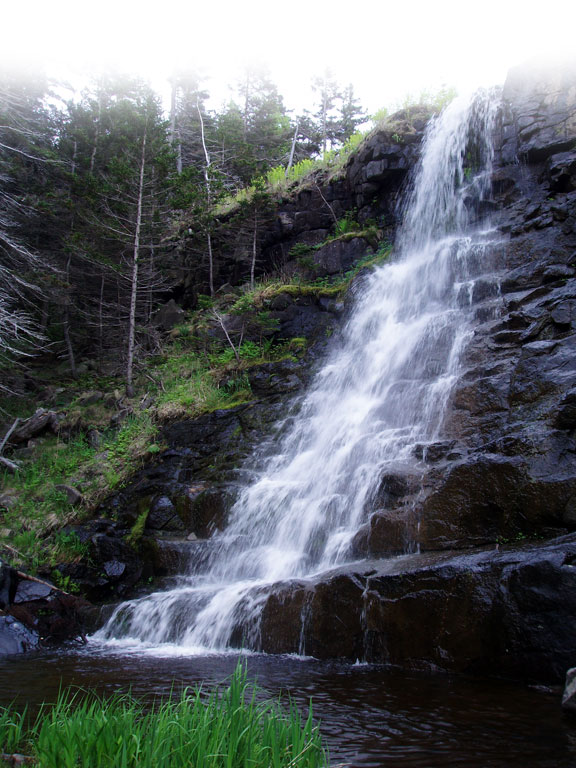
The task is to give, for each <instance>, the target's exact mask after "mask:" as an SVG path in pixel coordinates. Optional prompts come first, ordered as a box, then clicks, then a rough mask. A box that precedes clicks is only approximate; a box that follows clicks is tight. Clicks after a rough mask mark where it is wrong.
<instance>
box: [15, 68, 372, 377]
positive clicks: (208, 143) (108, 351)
mask: <svg viewBox="0 0 576 768" xmlns="http://www.w3.org/2000/svg"><path fill="white" fill-rule="evenodd" d="M170 85H171V99H170V108H169V112H168V114H166V111H165V110H164V108H163V105H162V103H161V99H160V97H159V96H158V94H156V93H155V92H154V91H153V90H152V88H151V87H150V85H149V84H148V83H147V82H145V81H144V80H141V79H139V78H137V77H122V76H120V75H118V74H115V73H106V74H102V75H100V76H98V77H97V78H94V80H93V81H92V82H91V83H90V84H89V85H88V86H87V87H86V88H85V89H84V90H83V91H82V93H81V95H80V97H79V98H75V99H71V100H69V101H68V102H66V103H63V102H62V100H61V97H60V96H59V94H61V93H62V92H63V84H62V83H57V82H54V81H51V82H50V81H48V79H47V78H46V77H45V76H44V75H43V74H42V73H39V72H33V73H27V74H26V75H22V74H21V73H16V72H12V71H9V70H8V69H4V70H3V71H1V72H0V366H2V368H3V370H4V372H6V371H9V370H10V365H12V364H13V361H14V360H15V359H20V361H22V359H23V358H24V356H26V355H27V354H30V352H31V351H32V350H33V349H35V348H39V347H42V348H43V349H45V350H46V349H48V350H50V351H51V352H53V353H54V354H56V355H57V356H58V357H60V358H65V359H66V360H67V363H68V368H69V371H70V373H71V374H72V375H73V376H76V374H77V370H78V364H77V361H78V359H79V357H80V356H85V355H86V354H90V355H91V356H92V357H95V358H96V359H97V360H98V362H99V364H100V363H102V362H103V361H105V360H106V359H107V357H108V358H113V357H116V358H117V357H118V354H119V352H120V353H121V355H122V358H123V364H124V366H125V367H124V370H125V373H126V382H127V389H128V391H129V392H130V391H131V388H132V376H133V367H134V359H135V353H136V350H137V349H138V348H139V347H146V346H153V345H154V337H153V334H151V333H149V332H148V331H145V329H146V328H147V327H148V326H149V324H150V319H151V318H152V316H153V314H154V312H155V310H156V309H157V306H158V303H159V301H160V300H162V299H163V298H166V297H167V296H169V295H170V289H171V287H172V286H173V285H174V281H175V279H176V278H175V276H176V275H178V274H180V272H179V270H180V267H181V266H182V265H181V264H179V263H177V259H178V256H177V253H176V252H175V249H173V248H170V247H168V245H167V243H168V241H169V238H168V236H169V234H170V232H171V227H173V222H174V216H175V211H180V212H181V213H180V218H183V215H182V212H184V217H185V218H186V220H189V221H190V222H191V226H193V227H194V229H195V231H196V233H201V243H202V248H201V250H202V251H203V252H202V253H199V254H198V256H197V257H198V259H200V260H202V262H203V263H205V264H206V269H205V273H204V274H205V275H206V277H205V281H204V284H203V285H201V286H198V288H199V290H200V291H202V292H209V293H213V292H214V290H215V287H216V286H215V283H214V264H213V253H212V251H213V245H212V222H213V211H214V207H215V205H216V204H217V203H218V202H219V201H220V200H221V199H222V197H223V196H225V195H227V194H230V193H233V192H235V191H238V190H239V189H241V188H242V187H245V186H247V185H254V186H255V189H256V192H255V197H254V200H255V204H254V212H253V220H254V232H252V231H249V232H246V233H244V235H245V237H246V239H247V243H248V244H247V249H246V250H247V272H249V274H250V279H251V280H252V281H253V280H254V265H255V259H256V253H257V249H258V243H257V230H258V219H259V217H260V216H261V215H262V211H263V210H265V208H266V204H265V202H266V201H265V198H266V191H265V189H264V187H263V185H262V182H258V178H259V177H262V176H264V175H265V174H266V173H267V171H268V170H270V169H271V168H273V167H275V166H278V165H283V166H287V165H288V164H289V163H293V162H297V161H299V160H302V159H304V158H312V157H317V156H319V155H320V154H321V153H322V152H325V151H326V150H327V148H329V147H330V148H332V147H337V146H339V145H340V144H342V143H343V142H345V141H346V139H348V137H349V136H350V135H352V133H354V131H355V130H356V128H357V126H358V125H359V124H360V123H362V122H364V121H365V119H366V117H365V112H364V110H363V109H362V108H361V106H360V105H359V102H358V100H357V99H356V97H355V94H354V90H353V87H352V86H348V87H347V88H345V89H342V88H341V87H339V85H338V84H337V83H336V81H335V79H334V78H333V77H332V75H331V74H330V73H329V72H326V73H325V74H324V75H323V76H322V77H318V78H315V79H314V81H313V83H312V86H313V88H314V89H315V93H316V95H317V109H316V111H315V112H303V113H302V114H300V115H297V116H294V115H291V114H289V112H288V110H287V109H286V107H285V105H284V101H283V98H282V96H281V94H280V93H279V91H278V89H277V87H276V85H275V84H274V83H273V82H272V80H271V79H270V77H269V75H268V73H267V72H266V71H265V70H264V69H258V68H247V69H246V70H245V72H244V73H243V76H242V78H241V80H240V81H239V82H238V83H237V88H236V92H235V96H234V98H233V99H231V100H230V101H229V102H228V103H227V104H225V105H224V106H223V107H222V108H220V109H219V110H214V109H211V108H210V107H209V98H210V95H209V93H208V91H207V90H206V88H205V87H204V81H203V80H202V78H201V77H200V76H199V75H198V74H197V73H195V72H191V71H180V72H176V73H174V75H173V77H172V79H171V83H170ZM263 200H264V204H263V203H262V201H263ZM4 381H5V382H6V381H9V377H8V378H6V377H4ZM0 386H1V387H3V388H4V389H5V390H6V389H7V390H10V385H9V383H3V384H0Z"/></svg>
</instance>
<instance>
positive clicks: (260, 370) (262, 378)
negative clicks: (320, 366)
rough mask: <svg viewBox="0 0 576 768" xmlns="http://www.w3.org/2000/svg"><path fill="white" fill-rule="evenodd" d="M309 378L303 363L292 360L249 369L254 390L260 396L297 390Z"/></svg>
mask: <svg viewBox="0 0 576 768" xmlns="http://www.w3.org/2000/svg"><path fill="white" fill-rule="evenodd" d="M307 378H308V376H307V375H306V372H305V370H304V368H303V366H302V364H301V363H297V362H294V361H292V360H282V361H281V362H280V363H264V364H262V365H259V366H257V367H253V368H250V369H249V370H248V380H249V381H250V386H251V387H252V391H253V392H254V393H255V394H256V395H258V396H260V397H270V396H271V395H279V394H280V395H281V394H286V393H291V392H296V391H297V390H299V389H301V388H302V386H303V384H304V382H305V381H306V379H307Z"/></svg>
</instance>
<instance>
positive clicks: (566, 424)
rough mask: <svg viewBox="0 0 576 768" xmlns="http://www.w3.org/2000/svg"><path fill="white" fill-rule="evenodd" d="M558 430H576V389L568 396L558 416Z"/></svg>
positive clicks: (564, 399) (563, 401)
mask: <svg viewBox="0 0 576 768" xmlns="http://www.w3.org/2000/svg"><path fill="white" fill-rule="evenodd" d="M555 423H556V426H557V427H558V429H576V389H573V390H571V391H570V392H568V393H567V394H566V396H565V397H564V398H563V400H562V402H561V403H560V407H559V409H558V413H557V415H556V422H555Z"/></svg>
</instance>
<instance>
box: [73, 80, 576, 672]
mask: <svg viewBox="0 0 576 768" xmlns="http://www.w3.org/2000/svg"><path fill="white" fill-rule="evenodd" d="M423 129H424V126H423V124H422V125H420V124H419V123H418V122H417V121H416V122H415V124H414V125H411V126H410V129H409V130H407V131H406V134H405V138H406V140H405V141H404V142H400V143H398V142H397V141H392V140H391V138H390V137H389V136H387V135H385V134H382V133H378V132H377V133H375V134H374V136H373V137H372V138H370V139H369V140H368V141H367V143H366V144H365V145H364V146H363V147H361V148H360V151H359V152H358V153H357V154H356V155H355V156H353V157H352V158H351V161H350V163H349V165H348V167H347V169H346V174H345V177H344V178H343V179H340V180H339V181H336V182H326V183H325V184H324V186H323V187H321V188H320V189H312V190H307V191H305V192H301V193H300V194H299V195H298V196H297V198H295V199H293V200H291V201H289V202H287V203H285V204H284V205H283V206H281V208H280V209H279V211H278V217H277V223H276V226H275V228H274V230H271V231H270V232H269V233H268V235H267V246H266V247H267V250H266V253H267V254H268V258H269V260H270V262H271V263H272V262H273V261H278V259H279V258H283V259H286V258H287V254H288V253H289V250H290V248H292V247H293V245H294V244H295V243H298V242H301V243H311V244H315V243H317V242H321V241H322V240H323V239H324V237H325V235H326V231H327V226H328V220H329V217H330V214H329V212H327V209H326V206H325V204H324V203H323V202H322V199H325V201H328V202H329V203H330V205H331V206H332V207H333V208H334V209H338V210H340V211H345V210H347V209H349V208H351V207H355V208H357V210H358V212H359V216H360V217H364V219H367V218H372V217H375V216H379V217H381V216H385V217H386V221H387V222H388V228H389V231H390V233H392V232H395V231H396V227H397V225H398V223H399V219H400V217H399V216H398V214H397V213H396V211H397V210H398V209H397V202H398V199H399V196H400V194H401V191H402V189H403V187H404V185H405V182H406V179H407V178H408V174H409V172H410V171H411V169H412V168H413V167H414V166H415V163H416V162H417V160H418V158H419V157H421V155H422V137H423ZM476 130H477V125H476V124H474V125H473V126H472V128H471V129H469V133H468V136H467V139H466V141H467V142H468V151H469V156H468V157H467V158H466V162H467V167H468V168H469V169H471V171H470V172H471V173H476V171H478V170H479V166H480V165H481V161H482V162H484V161H483V160H482V158H481V157H480V156H476V157H475V156H473V154H474V153H473V152H472V151H471V148H472V147H476V149H477V148H478V146H479V143H480V138H479V136H478V135H475V134H474V132H475V131H476ZM490 134H491V138H492V142H493V143H492V147H493V155H492V156H491V157H490V167H489V170H488V176H489V178H487V179H484V180H483V181H482V183H487V188H488V193H487V194H481V195H479V196H478V199H476V200H474V199H472V198H473V194H474V190H473V189H471V190H470V196H469V198H466V196H464V197H460V198H458V205H460V206H461V208H462V210H463V211H464V213H466V214H467V215H468V216H469V218H470V219H471V221H472V224H475V225H476V235H475V237H476V240H475V241H474V242H473V243H472V250H468V251H467V252H466V259H467V261H468V263H469V265H470V272H469V274H468V275H464V276H463V277H460V278H459V279H458V280H457V283H458V286H457V291H456V298H455V305H454V307H455V311H456V309H459V308H460V307H465V310H466V318H467V319H466V323H467V324H468V323H469V326H468V325H466V329H465V330H466V332H465V333H464V332H463V337H462V339H461V340H460V342H458V344H457V345H456V346H458V350H457V357H458V359H457V361H456V364H455V367H454V369H451V368H450V369H448V368H446V369H445V370H444V373H442V370H440V369H441V366H442V365H444V362H443V360H442V359H441V358H442V354H444V353H442V354H440V352H439V353H438V355H437V357H431V358H429V359H428V360H427V361H426V364H425V371H424V372H423V374H422V377H423V379H424V378H426V377H428V378H427V379H426V380H430V381H436V380H437V379H433V378H432V377H434V376H437V375H438V376H440V379H442V376H444V378H446V376H448V374H450V375H452V373H453V376H454V377H453V379H451V380H450V387H449V388H447V390H446V393H447V394H446V400H445V402H444V401H442V407H443V411H442V414H443V415H442V418H441V424H440V425H439V427H438V429H435V430H434V431H433V432H432V433H430V432H423V433H422V435H420V436H418V435H417V436H416V439H414V440H413V441H412V442H410V443H409V442H406V443H402V445H401V451H402V461H401V462H392V461H388V460H387V459H386V461H384V462H383V463H382V464H381V465H380V466H379V468H376V469H373V468H371V469H370V471H369V473H368V474H369V476H368V477H367V483H368V485H369V487H370V492H369V493H367V494H366V496H365V497H363V498H362V500H361V505H360V506H361V507H362V511H361V514H359V515H358V517H357V518H355V521H356V522H355V528H354V530H353V531H352V533H351V535H350V537H349V539H348V540H347V542H346V546H348V550H347V551H348V557H347V562H344V564H339V563H338V561H337V559H336V560H333V562H332V563H331V564H330V559H329V558H328V557H324V555H322V556H321V555H318V553H317V551H316V550H314V551H312V549H310V550H309V551H308V552H307V557H309V558H311V559H312V560H313V559H314V557H316V558H317V560H316V565H320V566H322V567H320V568H316V569H314V567H312V569H311V570H310V571H309V572H304V573H301V572H300V573H299V572H298V571H297V569H296V570H295V571H294V573H293V574H292V575H288V576H287V577H284V574H282V573H280V574H279V575H278V577H277V578H271V579H268V580H267V581H264V580H262V583H261V584H256V585H254V586H252V588H251V591H250V592H249V593H245V594H244V595H239V597H238V601H237V603H236V604H235V606H234V610H232V612H231V613H230V614H229V615H228V618H227V622H228V623H227V625H226V627H227V629H226V632H227V635H226V637H227V644H228V645H231V646H233V647H234V646H235V647H240V646H242V645H245V646H249V647H252V648H254V649H256V650H263V651H265V652H269V653H304V654H310V655H313V656H317V657H320V658H338V657H343V658H347V659H351V660H356V659H366V660H369V661H377V662H385V663H390V664H394V665H400V666H403V667H407V668H418V669H422V668H426V669H439V670H449V671H458V672H464V671H466V672H476V673H481V674H498V675H507V676H511V677H516V678H520V679H530V680H535V681H540V682H559V681H561V680H562V679H563V677H564V674H565V672H566V669H567V668H568V667H571V666H575V665H576V610H575V608H576V606H575V604H574V602H575V600H576V598H575V597H574V596H575V595H576V569H575V563H576V534H573V533H572V531H574V530H575V529H576V438H575V435H576V433H575V431H574V430H575V429H576V279H575V275H576V71H575V70H572V71H563V72H558V71H543V70H536V69H534V70H530V69H528V70H526V69H523V70H517V71H513V72H511V73H510V75H509V77H508V79H507V82H506V84H505V86H504V89H503V94H502V99H501V101H499V105H498V109H497V110H496V112H495V114H494V116H493V122H491V123H490ZM480 154H481V153H480ZM488 220H489V222H490V224H489V232H488V231H487V232H486V234H485V235H484V234H482V222H483V221H488ZM401 237H402V235H401V233H400V232H399V233H398V239H400V238H401ZM364 247H367V244H364ZM323 250H324V249H320V250H319V251H315V252H314V258H316V259H318V264H319V267H320V269H321V270H324V273H326V274H330V273H331V272H332V271H334V270H336V271H338V270H340V269H346V268H348V266H349V265H350V263H353V261H354V260H355V259H357V258H358V257H359V256H361V255H363V253H364V251H363V247H361V244H360V245H359V243H358V242H357V241H355V240H353V239H352V240H350V241H349V242H348V243H346V244H343V245H342V246H341V247H339V248H338V249H333V250H334V252H330V253H327V252H324V253H322V251H323ZM420 276H421V275H420ZM364 288H365V282H363V281H360V282H359V283H357V284H356V285H355V288H354V294H355V297H356V300H357V297H358V296H359V295H360V294H361V293H362V291H363V290H364ZM349 304H350V306H352V309H351V308H350V306H348V305H349ZM353 305H354V302H352V301H350V302H346V306H345V307H341V306H337V305H336V303H335V302H332V303H330V302H326V301H324V300H319V299H316V298H312V297H303V298H300V299H294V298H293V297H290V296H287V297H286V300H285V302H284V304H283V303H282V302H278V304H277V309H276V310H275V312H276V314H277V319H278V320H279V325H280V333H281V334H282V333H284V334H285V336H286V337H287V338H289V337H291V336H295V335H300V333H299V332H298V330H299V329H304V331H305V333H302V335H305V334H308V335H311V336H312V337H313V338H316V340H317V342H318V343H317V345H316V346H313V347H312V350H313V351H312V353H311V357H309V358H307V359H305V360H304V361H303V362H301V363H294V364H289V363H282V364H268V367H262V369H261V370H258V371H256V370H255V371H254V373H253V377H254V381H253V382H252V383H253V391H254V392H255V393H256V394H257V400H256V401H254V402H253V403H250V404H247V405H242V406H239V407H237V408H235V409H231V410H230V411H220V412H215V413H213V414H209V415H205V416H203V417H201V418H200V419H197V420H188V421H185V422H179V423H174V424H171V425H169V426H168V427H166V428H165V431H164V439H165V442H166V443H167V444H168V446H169V448H168V450H167V451H166V452H165V453H164V454H163V455H159V456H157V457H155V458H154V460H152V461H151V462H150V463H149V464H148V465H147V466H146V467H145V468H144V469H143V470H142V471H141V472H140V473H139V474H138V475H137V476H135V477H134V479H133V482H132V483H131V484H129V485H128V486H127V487H126V488H125V489H123V491H122V492H121V493H120V494H116V495H115V496H114V497H113V498H111V499H110V500H109V502H108V503H107V504H106V505H104V506H103V507H102V509H101V513H102V517H101V519H100V520H97V521H92V522H91V523H88V524H85V525H83V526H78V527H77V531H78V532H79V534H80V535H81V536H84V537H85V538H86V540H88V541H90V542H91V546H92V547H93V551H94V553H95V562H96V563H97V564H98V565H97V566H96V567H95V568H94V569H93V570H91V569H90V567H89V566H87V565H82V564H80V565H78V566H76V569H77V570H76V572H72V571H71V572H70V576H71V577H72V578H74V579H75V580H77V581H78V582H79V583H81V584H82V585H83V587H84V589H85V591H86V593H87V594H88V596H89V597H91V598H92V599H101V598H103V597H105V598H114V597H129V596H130V590H131V589H132V588H133V586H134V585H135V584H136V582H137V581H138V580H139V579H141V578H142V576H147V575H155V576H167V577H169V578H173V579H174V581H173V582H170V584H168V586H169V587H170V588H171V589H172V590H173V592H172V593H173V594H175V592H176V591H177V590H178V589H180V590H181V594H180V597H179V599H182V600H186V599H187V595H188V593H187V592H186V590H187V589H188V590H191V589H193V587H191V586H190V584H191V582H190V581H186V586H185V587H184V586H182V584H183V582H182V579H183V578H184V579H188V580H190V579H191V577H190V576H188V575H187V573H190V572H193V571H194V569H197V571H198V572H199V573H202V569H203V565H202V564H203V563H204V562H206V563H208V564H209V563H211V562H213V561H214V559H215V558H216V556H217V555H218V552H219V553H220V556H224V557H226V554H227V552H229V551H232V552H234V551H236V550H235V549H234V547H236V546H237V545H236V544H235V543H234V542H232V541H230V542H228V541H227V540H226V531H232V533H234V532H235V531H236V529H235V528H234V527H233V526H234V524H235V523H234V519H233V518H234V509H235V507H234V501H235V499H237V498H238V496H239V494H240V493H241V489H242V488H243V487H244V486H245V484H246V480H247V478H251V477H253V476H254V472H255V471H259V470H260V469H261V465H262V463H263V462H264V460H265V458H264V454H266V453H268V454H270V453H273V449H274V445H275V444H277V441H278V440H280V437H278V436H277V434H276V433H277V431H278V430H279V431H280V433H281V434H285V432H286V430H287V429H288V428H289V427H290V422H291V421H293V420H294V419H293V418H292V417H288V423H287V424H286V423H284V422H282V421H279V419H283V418H284V419H285V418H286V415H287V414H289V413H290V411H289V407H290V403H291V402H293V400H294V398H295V397H299V396H301V394H302V393H303V392H305V391H306V388H307V387H308V386H309V385H310V381H311V378H312V373H313V369H314V368H318V367H319V365H320V363H321V362H322V360H323V359H324V355H325V348H326V341H325V338H326V333H325V331H326V328H329V329H330V330H332V329H338V327H339V326H340V324H342V322H344V321H346V322H350V317H351V316H353V311H354V310H353ZM315 333H316V335H315ZM340 336H341V332H340V331H338V330H337V331H336V333H335V334H334V337H335V339H336V340H337V341H336V343H340V341H339V337H340ZM451 343H452V341H451ZM454 343H455V342H454ZM438 349H439V350H440V349H441V347H438ZM442 349H443V347H442ZM449 357H450V355H449ZM455 357H456V352H453V353H451V358H450V359H452V358H454V359H455ZM436 368H438V370H439V371H440V373H438V371H437V370H436ZM446 372H448V373H446ZM438 407H439V406H438ZM279 424H280V425H282V426H278V425H279ZM256 446H260V454H259V455H260V459H258V460H257V461H256V465H257V466H256V468H255V466H254V462H253V463H252V464H248V465H247V464H246V463H245V462H246V461H247V460H248V458H249V457H250V455H251V453H252V451H253V450H254V449H255V447H256ZM262 446H263V447H262ZM243 461H244V463H243ZM258 462H260V464H259V465H258ZM344 482H346V480H345V481H344ZM358 503H360V502H358ZM144 508H147V509H149V515H148V519H147V532H146V533H147V535H146V536H145V542H146V547H145V549H144V550H143V552H144V554H140V555H136V554H134V552H133V550H130V548H129V547H128V546H127V545H126V543H125V540H124V538H123V537H124V534H125V533H126V531H127V530H129V528H130V526H131V525H133V523H134V521H135V519H136V518H137V516H138V514H139V513H140V512H141V510H142V509H144ZM112 513H113V514H114V517H115V519H114V521H112V520H111V519H110V518H111V516H112ZM330 514H332V511H331V512H330ZM231 516H232V520H231ZM294 525H295V526H298V525H299V523H298V522H295V523H294ZM351 527H354V526H353V525H352V524H351ZM215 531H220V532H223V533H220V534H217V535H216V536H215V535H214V532H215ZM236 532H237V531H236ZM237 533H238V532H237ZM245 533H246V532H240V533H238V536H241V535H245ZM191 534H193V536H192V538H193V540H191V541H190V540H189V538H190V535H191ZM219 536H220V538H219ZM319 538H321V537H319ZM324 545H325V542H324V541H322V542H320V543H318V544H317V546H318V547H320V546H324ZM228 546H230V547H231V548H232V549H230V550H228V549H227V547H228ZM350 561H351V562H350ZM324 563H328V565H326V566H325V567H324V565H323V564H324ZM102 564H104V565H106V564H107V565H108V571H109V578H108V579H107V580H105V584H104V585H102V584H99V582H98V573H97V571H98V569H99V568H100V570H101V565H102ZM209 567H212V566H209ZM183 573H184V574H186V575H185V576H184V577H183V576H182V574H183ZM178 574H180V576H178ZM203 583H205V582H203ZM147 599H148V598H146V597H144V598H142V601H146V600H147ZM248 603H250V604H251V606H252V607H251V608H250V610H248V607H247V604H248ZM143 604H147V605H148V606H149V607H150V603H145V602H143ZM254 604H257V606H258V620H257V621H254V613H253V612H252V613H251V612H250V611H252V609H253V606H254ZM178 605H179V604H178ZM205 607H206V606H205V604H204V605H203V606H202V608H201V610H203V609H204V608H205ZM150 610H151V609H150ZM127 615H128V614H125V615H124V618H125V619H126V616H127ZM153 615H156V614H153ZM221 615H222V614H218V616H220V617H221ZM130 616H132V614H130ZM213 616H214V617H216V614H215V613H214V614H213ZM108 627H110V625H108ZM106 632H108V634H106ZM115 632H116V630H115V629H114V625H113V624H112V628H111V629H110V628H109V629H108V630H104V634H103V633H102V632H101V633H99V636H100V640H101V641H106V639H107V638H108V639H109V638H110V637H113V636H114V634H115ZM200 636H201V637H202V638H205V637H206V634H202V633H200V635H192V636H188V640H190V637H194V638H197V637H200ZM174 637H175V638H176V642H181V641H182V635H180V636H179V635H178V633H177V632H176V631H175V632H174V633H173V636H171V635H170V632H168V634H167V635H166V636H165V637H161V638H160V642H162V641H167V642H168V641H170V642H173V641H174ZM141 639H143V640H144V641H145V640H146V637H145V636H144V637H143V638H141ZM185 639H186V638H185ZM152 642H154V641H152ZM215 642H216V641H215ZM213 647H217V643H216V646H213Z"/></svg>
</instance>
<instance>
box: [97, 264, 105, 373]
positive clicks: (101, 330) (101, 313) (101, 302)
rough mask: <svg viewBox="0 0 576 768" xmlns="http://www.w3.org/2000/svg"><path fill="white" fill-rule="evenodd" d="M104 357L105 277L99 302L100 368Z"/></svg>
mask: <svg viewBox="0 0 576 768" xmlns="http://www.w3.org/2000/svg"><path fill="white" fill-rule="evenodd" d="M103 356H104V275H102V279H101V281H100V300H99V302H98V366H99V367H100V366H102V358H103Z"/></svg>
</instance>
